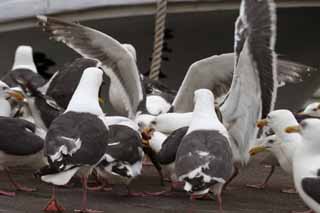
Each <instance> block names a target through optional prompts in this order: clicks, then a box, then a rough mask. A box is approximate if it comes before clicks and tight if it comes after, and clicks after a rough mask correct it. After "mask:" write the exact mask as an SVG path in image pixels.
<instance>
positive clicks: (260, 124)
mask: <svg viewBox="0 0 320 213" xmlns="http://www.w3.org/2000/svg"><path fill="white" fill-rule="evenodd" d="M267 125H268V121H267V119H261V120H258V121H257V127H258V128H263V127H264V126H267Z"/></svg>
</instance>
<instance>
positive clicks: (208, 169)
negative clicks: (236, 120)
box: [175, 130, 233, 192]
mask: <svg viewBox="0 0 320 213" xmlns="http://www.w3.org/2000/svg"><path fill="white" fill-rule="evenodd" d="M175 168H176V174H177V176H178V177H181V176H185V175H187V174H188V173H190V172H192V171H194V170H195V169H197V168H201V172H202V173H203V174H205V175H207V176H209V177H210V178H221V179H223V180H225V181H226V180H227V179H228V178H229V177H230V176H231V175H232V171H233V160H232V151H231V148H230V146H229V143H228V140H227V138H226V137H225V136H223V135H221V134H220V133H219V132H218V131H214V130H198V131H194V132H191V133H190V134H188V135H186V136H185V137H184V138H183V142H182V143H181V145H180V146H179V148H178V152H177V157H176V162H175ZM201 172H200V173H198V174H197V175H196V176H195V178H189V177H188V176H185V177H184V181H186V182H189V183H190V184H191V185H192V189H191V191H192V192H197V191H201V190H204V189H206V188H209V187H210V186H212V185H214V184H215V183H217V181H216V180H215V179H212V180H211V181H210V182H207V181H204V176H203V175H202V173H201Z"/></svg>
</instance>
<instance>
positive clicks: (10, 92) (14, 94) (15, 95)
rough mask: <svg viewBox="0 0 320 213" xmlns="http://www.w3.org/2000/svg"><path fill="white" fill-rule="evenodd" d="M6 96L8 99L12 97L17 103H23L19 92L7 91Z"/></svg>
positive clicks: (21, 94)
mask: <svg viewBox="0 0 320 213" xmlns="http://www.w3.org/2000/svg"><path fill="white" fill-rule="evenodd" d="M7 94H8V95H9V96H10V97H13V98H14V99H16V100H17V101H23V100H24V98H25V97H24V95H23V93H22V92H20V91H16V90H10V89H9V90H8V91H7Z"/></svg>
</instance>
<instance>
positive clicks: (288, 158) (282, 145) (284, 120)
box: [249, 110, 301, 193]
mask: <svg viewBox="0 0 320 213" xmlns="http://www.w3.org/2000/svg"><path fill="white" fill-rule="evenodd" d="M257 125H258V127H260V128H262V127H264V126H268V127H269V128H271V129H272V130H273V131H274V133H275V134H274V135H270V136H268V137H266V138H263V139H262V140H263V141H264V143H261V144H259V145H256V146H254V147H253V148H251V149H250V151H249V152H250V154H251V155H255V154H257V153H259V152H262V151H266V150H268V151H271V152H272V154H273V155H274V156H275V157H276V159H277V160H278V163H279V164H280V166H281V168H282V169H283V170H284V171H285V172H286V173H287V174H289V175H292V173H293V171H292V159H293V156H294V153H295V151H296V150H297V149H298V148H299V146H300V143H301V136H300V135H299V134H288V133H286V132H285V131H284V130H285V128H286V127H288V126H292V125H298V122H297V120H296V119H295V116H294V115H293V113H292V112H290V111H289V110H275V111H272V112H270V113H269V114H268V116H267V118H266V119H262V120H259V121H258V122H257ZM271 172H273V170H271ZM271 172H270V174H269V175H268V177H267V179H266V180H265V182H264V183H263V184H261V185H258V186H256V187H257V188H264V187H265V186H266V184H267V181H268V179H269V178H270V177H271V175H272V174H271ZM282 192H289V193H292V192H295V190H282Z"/></svg>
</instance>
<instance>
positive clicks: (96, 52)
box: [37, 16, 145, 119]
mask: <svg viewBox="0 0 320 213" xmlns="http://www.w3.org/2000/svg"><path fill="white" fill-rule="evenodd" d="M37 18H38V20H39V24H40V26H42V28H43V29H44V30H45V31H47V32H49V33H51V35H52V38H53V39H55V40H56V41H60V42H62V43H64V44H65V45H67V46H68V47H70V48H71V49H73V50H74V51H75V52H77V53H79V54H80V55H81V56H82V57H84V58H90V59H94V60H98V61H99V67H100V68H101V69H102V70H103V71H104V72H105V74H106V75H107V76H108V77H109V78H110V81H111V85H110V90H109V95H110V102H111V104H112V105H113V107H114V108H115V109H116V110H117V113H118V115H122V116H127V117H129V118H130V119H134V118H135V117H136V115H137V112H138V110H140V108H141V106H142V107H144V106H145V101H144V100H145V96H144V93H143V88H142V84H141V79H140V75H139V71H138V68H137V64H136V51H135V48H134V47H133V46H132V45H130V44H121V43H120V42H118V41H117V40H116V39H114V38H112V37H111V36H109V35H106V34H104V33H102V32H100V31H97V30H95V29H92V28H89V27H86V26H82V25H80V24H74V23H68V22H65V21H62V20H58V19H55V18H51V17H46V16H37ZM57 29H59V30H57Z"/></svg>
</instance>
